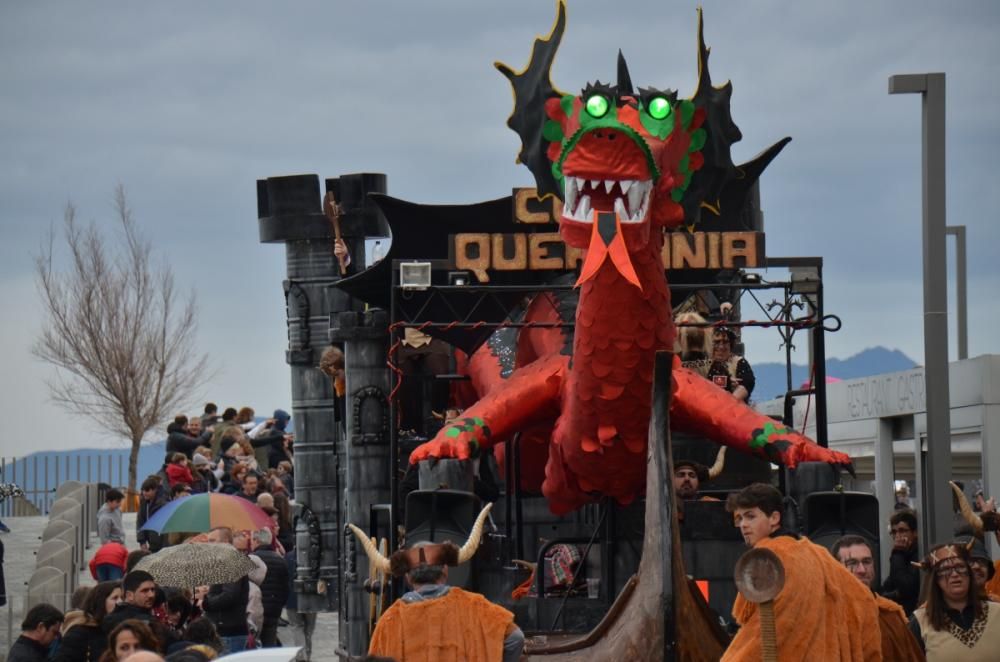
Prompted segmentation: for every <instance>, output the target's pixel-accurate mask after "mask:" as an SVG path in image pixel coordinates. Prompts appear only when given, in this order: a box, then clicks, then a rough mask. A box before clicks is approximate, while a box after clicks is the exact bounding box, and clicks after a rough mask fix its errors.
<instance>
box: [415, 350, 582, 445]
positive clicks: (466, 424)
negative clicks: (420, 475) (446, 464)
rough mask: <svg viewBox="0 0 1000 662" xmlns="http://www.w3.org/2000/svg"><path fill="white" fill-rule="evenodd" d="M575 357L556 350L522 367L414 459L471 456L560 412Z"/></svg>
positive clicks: (447, 427) (554, 416) (455, 421)
mask: <svg viewBox="0 0 1000 662" xmlns="http://www.w3.org/2000/svg"><path fill="white" fill-rule="evenodd" d="M568 367H569V357H568V356H565V355H562V354H553V355H549V356H547V357H544V358H541V359H539V360H537V361H534V362H533V363H530V364H528V365H526V366H524V367H523V368H518V369H517V370H515V371H514V372H513V374H511V376H510V377H509V378H508V379H506V380H504V381H503V382H501V383H500V384H498V385H497V386H496V387H494V388H493V389H492V390H490V392H489V393H487V394H486V395H485V396H483V397H482V398H481V399H480V400H479V401H478V402H476V404H474V405H473V406H471V407H469V408H468V409H466V410H465V411H464V412H463V413H462V416H461V417H460V418H457V419H455V420H454V421H452V422H451V423H449V424H448V425H446V426H444V427H443V428H441V430H440V431H439V432H438V433H437V435H436V436H435V437H434V438H433V439H431V440H430V441H428V442H427V443H425V444H421V445H420V446H418V447H417V448H416V449H414V451H413V452H412V453H411V454H410V464H416V463H417V462H420V461H421V460H427V459H431V458H456V459H467V458H470V457H476V456H477V455H478V453H479V451H480V450H483V449H485V448H489V447H490V446H492V445H493V444H495V443H498V442H502V441H504V440H506V439H507V438H509V437H510V436H511V435H513V434H514V433H515V432H517V431H518V430H521V429H523V428H525V427H528V426H531V425H534V424H536V423H539V422H542V421H545V420H549V421H552V420H555V418H556V417H557V416H558V415H559V391H560V388H561V386H562V383H563V379H564V377H565V374H566V370H567V368H568Z"/></svg>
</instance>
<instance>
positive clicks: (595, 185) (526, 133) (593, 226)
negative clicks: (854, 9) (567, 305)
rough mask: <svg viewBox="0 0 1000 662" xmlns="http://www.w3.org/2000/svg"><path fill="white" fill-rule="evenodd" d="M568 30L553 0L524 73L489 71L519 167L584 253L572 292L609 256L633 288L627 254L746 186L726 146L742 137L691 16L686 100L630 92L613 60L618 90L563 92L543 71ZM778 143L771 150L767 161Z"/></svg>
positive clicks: (621, 63)
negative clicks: (505, 94) (554, 206)
mask: <svg viewBox="0 0 1000 662" xmlns="http://www.w3.org/2000/svg"><path fill="white" fill-rule="evenodd" d="M565 27H566V7H565V4H564V3H563V1H562V0H559V2H558V6H557V15H556V21H555V24H554V25H553V27H552V30H551V32H550V33H549V35H548V36H547V37H544V38H538V39H536V40H535V43H534V47H533V49H532V55H531V60H530V61H529V63H528V66H527V67H526V68H525V69H524V70H523V71H521V72H515V71H514V70H512V69H511V68H510V67H508V66H507V65H505V64H502V63H497V64H496V67H497V69H499V70H500V72H501V73H503V74H504V75H505V76H506V77H507V78H508V79H509V80H510V83H511V86H512V87H513V88H514V99H515V103H514V112H513V113H512V114H511V116H510V119H509V120H508V121H507V124H508V126H509V127H510V128H512V129H513V130H514V131H516V132H517V133H518V134H519V135H520V136H521V142H522V148H521V153H520V154H519V161H520V162H521V163H524V164H525V165H527V166H528V168H529V169H530V170H531V172H532V174H534V176H535V181H536V186H537V189H538V194H539V196H541V197H546V196H549V195H555V196H558V197H560V198H561V199H562V200H563V210H562V217H561V219H560V233H561V234H562V237H563V240H564V241H565V242H566V243H567V244H568V245H570V246H572V247H575V248H580V249H585V250H586V258H585V260H584V264H583V267H582V270H581V274H580V279H579V281H578V283H582V282H584V281H586V280H588V279H589V278H591V277H593V275H594V274H595V273H596V272H597V270H598V268H599V267H600V266H601V264H602V263H603V262H604V260H605V258H606V257H609V258H610V259H611V260H612V262H613V263H614V265H615V267H616V268H617V269H618V271H619V273H621V275H622V276H623V277H625V278H626V279H627V280H628V281H630V282H632V283H633V284H634V285H635V286H637V287H639V288H640V289H641V287H642V286H641V283H640V282H639V280H638V277H637V276H636V274H635V270H634V269H633V267H632V264H631V260H630V258H629V255H630V254H633V255H634V254H635V253H637V252H638V251H640V250H644V249H648V250H655V251H659V249H660V246H661V245H662V232H663V230H664V229H665V228H674V227H677V226H678V225H680V224H681V223H686V224H687V225H689V226H693V225H694V224H695V223H696V222H697V220H698V218H699V215H700V212H701V208H702V206H705V207H707V208H708V209H710V210H713V211H714V212H715V213H718V207H719V203H718V200H719V197H720V194H721V191H722V190H723V188H724V187H725V186H726V184H727V183H729V182H731V181H732V180H734V179H746V176H745V175H746V173H745V172H743V170H742V167H737V166H734V165H733V162H732V159H731V157H730V145H732V143H734V142H736V141H738V140H740V138H741V137H742V136H741V135H740V131H739V129H738V128H737V127H736V125H735V124H734V123H733V121H732V118H731V116H730V113H729V99H730V96H731V95H732V85H731V84H730V83H726V84H725V85H722V86H720V87H713V86H712V84H711V77H710V75H709V72H708V53H709V51H708V49H707V48H706V47H705V43H704V37H703V29H702V20H701V11H700V10H699V13H698V71H699V81H698V88H697V90H696V92H695V94H694V96H692V97H691V98H690V99H678V97H677V93H676V92H675V91H673V90H669V89H658V88H655V87H650V88H638V89H635V88H633V86H632V80H631V76H630V75H629V71H628V65H627V64H626V62H625V57H624V56H623V55H622V53H621V51H619V52H618V80H617V82H616V84H614V85H612V84H606V83H601V82H600V81H597V82H595V83H589V84H587V85H586V87H584V88H583V90H582V92H581V93H580V94H579V95H573V94H566V93H563V92H560V91H559V90H557V89H556V88H555V87H554V86H553V85H552V83H551V81H550V77H549V72H550V69H551V66H552V62H553V60H554V59H555V54H556V50H557V49H558V47H559V42H560V41H561V39H562V35H563V32H564V30H565ZM784 142H787V141H783V142H782V143H780V146H778V145H776V146H774V147H772V148H771V150H769V151H770V152H773V153H770V154H769V155H768V157H767V159H766V161H767V162H769V161H770V159H771V158H773V156H774V155H775V154H777V151H780V148H781V147H783V146H784ZM775 147H776V148H777V149H775ZM764 165H766V162H765V163H764ZM760 169H761V170H762V169H763V167H761V168H760ZM754 175H755V176H754V177H753V179H754V180H755V179H756V175H759V171H758V172H755V173H754ZM744 185H745V182H744Z"/></svg>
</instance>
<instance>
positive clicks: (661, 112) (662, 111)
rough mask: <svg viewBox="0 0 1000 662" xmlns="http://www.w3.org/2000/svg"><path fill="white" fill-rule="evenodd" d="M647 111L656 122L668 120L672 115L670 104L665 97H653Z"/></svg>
mask: <svg viewBox="0 0 1000 662" xmlns="http://www.w3.org/2000/svg"><path fill="white" fill-rule="evenodd" d="M647 111H648V112H649V116H650V117H652V118H653V119H654V120H662V119H666V117H667V115H669V114H670V102H669V101H667V100H666V98H664V97H653V98H652V99H650V100H649V108H647Z"/></svg>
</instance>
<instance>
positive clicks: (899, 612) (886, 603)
mask: <svg viewBox="0 0 1000 662" xmlns="http://www.w3.org/2000/svg"><path fill="white" fill-rule="evenodd" d="M875 601H876V603H878V627H879V632H880V633H881V635H882V659H883V660H899V662H923V661H924V652H923V651H922V650H920V644H919V643H918V642H917V638H916V637H914V636H913V633H912V632H910V628H908V627H907V626H906V622H907V621H906V612H905V611H903V608H902V607H900V606H899V604H897V603H895V602H893V601H892V600H890V599H888V598H883V597H882V596H881V595H876V596H875Z"/></svg>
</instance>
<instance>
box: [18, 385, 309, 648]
mask: <svg viewBox="0 0 1000 662" xmlns="http://www.w3.org/2000/svg"><path fill="white" fill-rule="evenodd" d="M289 420H290V416H289V415H288V413H286V412H285V411H283V410H280V409H279V410H276V411H275V412H274V414H273V416H272V417H271V418H269V419H267V420H266V421H263V422H260V423H257V422H255V416H254V412H253V410H252V409H249V408H247V407H244V408H243V409H241V410H236V409H234V408H230V409H226V410H225V411H223V412H222V414H221V416H220V415H218V409H217V407H216V406H215V405H214V404H212V403H208V404H206V405H205V410H204V413H203V414H202V415H199V416H192V417H190V418H188V417H187V416H177V417H176V418H175V419H174V420H173V421H172V422H171V423H170V425H169V426H168V428H167V432H168V438H167V444H166V457H165V459H164V463H163V466H162V467H161V469H160V470H159V471H158V472H157V473H156V474H153V475H150V476H148V477H147V478H146V479H145V480H143V482H142V484H141V488H140V497H139V504H138V513H137V517H136V539H137V541H138V547H137V548H135V549H131V550H130V549H128V547H126V537H125V530H124V525H123V522H122V504H123V502H124V500H125V495H124V494H123V493H122V492H121V491H119V490H117V489H109V490H107V491H106V492H105V497H104V499H105V503H104V505H103V506H102V507H101V508H100V510H99V511H98V515H97V529H98V537H99V540H100V547H99V548H98V549H97V551H96V552H95V554H94V556H93V557H92V559H91V560H90V565H89V567H90V572H91V575H92V576H93V578H94V580H95V581H96V582H97V583H96V584H94V585H91V586H85V587H81V588H80V589H79V590H78V591H77V592H76V593H75V594H74V595H73V599H72V605H71V609H70V611H68V612H67V613H66V614H63V613H61V612H60V610H59V609H57V608H56V607H54V606H52V605H49V604H40V605H37V606H35V607H34V608H32V609H31V610H29V612H28V613H27V615H26V616H25V619H24V621H23V623H22V628H21V630H22V631H21V636H20V637H19V638H18V639H17V641H16V642H15V643H14V645H13V647H12V648H11V651H10V654H9V656H8V658H7V659H8V660H12V661H14V662H19V661H29V660H31V661H34V660H53V661H55V662H80V661H84V660H86V661H91V662H98V661H101V662H112V661H114V662H118V661H122V660H125V659H129V660H135V659H142V658H135V655H136V654H137V652H143V653H146V652H148V654H150V655H155V656H156V657H150V658H148V659H154V660H155V659H167V660H184V661H187V662H190V661H198V660H208V659H214V658H215V657H217V656H219V655H223V654H226V653H229V652H234V651H240V650H246V649H248V648H257V647H275V646H280V645H282V642H280V641H279V639H278V628H279V625H281V624H282V620H283V619H285V620H286V622H287V625H288V626H289V628H290V632H291V634H292V636H293V637H294V639H295V641H294V642H292V641H286V642H284V643H285V644H287V645H292V644H293V643H294V644H295V645H300V646H303V651H302V654H301V659H309V657H310V655H311V644H312V633H313V629H314V628H315V623H316V615H315V614H308V613H300V612H298V611H297V609H296V607H297V603H296V599H295V593H294V591H293V590H292V580H293V578H294V576H295V565H296V553H295V536H294V529H293V526H292V500H293V498H294V490H295V481H294V471H293V468H292V467H293V464H292V453H293V449H292V435H291V434H290V433H289V432H288V431H287V430H286V427H287V424H288V422H289ZM205 492H220V493H225V494H230V495H233V496H234V497H237V498H242V499H246V500H247V501H250V502H252V503H254V504H256V505H257V506H258V507H260V508H261V510H263V511H264V512H265V513H267V514H268V515H269V516H270V517H271V522H272V523H271V525H270V526H267V527H263V528H260V529H256V530H232V529H230V528H226V527H219V528H215V529H212V530H211V531H209V532H202V533H200V534H199V533H195V532H193V533H189V534H183V533H168V534H160V533H158V532H156V531H153V530H150V529H144V528H143V527H144V526H145V524H146V523H147V522H148V521H149V519H150V518H151V517H153V516H154V515H156V513H157V512H158V511H159V510H160V509H161V508H163V507H164V506H165V505H166V504H167V503H169V502H170V501H172V500H175V499H180V498H184V497H186V496H188V495H191V494H199V493H205ZM188 543H214V544H225V545H231V546H232V547H234V548H235V549H237V550H239V551H240V552H241V553H243V554H246V555H247V557H248V558H249V559H250V560H251V561H252V562H253V565H254V568H255V570H253V571H251V572H250V574H249V575H248V576H246V577H244V578H243V579H241V580H239V581H236V582H231V583H228V584H215V585H211V586H201V587H196V588H194V589H178V588H173V587H167V586H159V585H158V584H157V583H156V581H155V579H154V578H153V576H152V575H150V574H149V573H148V572H145V571H144V570H141V569H136V565H137V564H138V563H139V562H140V561H141V560H142V559H143V558H144V557H146V556H148V555H150V554H153V553H155V552H157V551H159V550H160V549H163V548H164V547H166V546H170V545H176V544H188ZM130 656H131V657H130Z"/></svg>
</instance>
